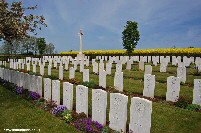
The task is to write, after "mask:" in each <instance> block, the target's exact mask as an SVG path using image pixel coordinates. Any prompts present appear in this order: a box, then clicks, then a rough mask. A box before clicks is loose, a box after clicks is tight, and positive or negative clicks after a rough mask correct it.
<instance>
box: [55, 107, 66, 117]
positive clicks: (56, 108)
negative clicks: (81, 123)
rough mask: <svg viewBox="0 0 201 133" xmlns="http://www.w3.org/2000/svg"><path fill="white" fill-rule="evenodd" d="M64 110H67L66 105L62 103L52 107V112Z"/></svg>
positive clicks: (56, 112)
mask: <svg viewBox="0 0 201 133" xmlns="http://www.w3.org/2000/svg"><path fill="white" fill-rule="evenodd" d="M65 110H67V107H66V106H64V105H58V106H56V107H54V108H53V109H52V114H54V115H58V114H60V113H62V112H64V111H65Z"/></svg>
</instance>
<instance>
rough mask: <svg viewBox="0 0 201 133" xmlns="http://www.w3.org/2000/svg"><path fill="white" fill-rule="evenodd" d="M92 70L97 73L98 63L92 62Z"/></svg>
mask: <svg viewBox="0 0 201 133" xmlns="http://www.w3.org/2000/svg"><path fill="white" fill-rule="evenodd" d="M92 65H93V72H95V73H98V63H96V62H93V64H92Z"/></svg>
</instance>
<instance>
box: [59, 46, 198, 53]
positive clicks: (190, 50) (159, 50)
mask: <svg viewBox="0 0 201 133" xmlns="http://www.w3.org/2000/svg"><path fill="white" fill-rule="evenodd" d="M78 53H79V51H72V52H61V53H60V54H78ZM83 53H84V54H86V55H125V54H126V50H85V51H83ZM133 54H135V55H149V54H150V55H153V54H154V55H157V54H158V55H161V54H163V55H164V54H167V55H170V54H172V55H180V54H181V55H184V54H185V55H201V48H157V49H136V50H134V51H133Z"/></svg>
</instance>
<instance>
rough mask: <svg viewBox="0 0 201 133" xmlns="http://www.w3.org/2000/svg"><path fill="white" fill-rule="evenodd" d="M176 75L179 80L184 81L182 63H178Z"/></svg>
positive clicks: (184, 72) (184, 75)
mask: <svg viewBox="0 0 201 133" xmlns="http://www.w3.org/2000/svg"><path fill="white" fill-rule="evenodd" d="M182 64H183V63H182ZM177 77H179V78H180V82H183V83H185V82H186V67H185V66H184V65H178V67H177Z"/></svg>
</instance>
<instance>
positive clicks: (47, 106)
mask: <svg viewBox="0 0 201 133" xmlns="http://www.w3.org/2000/svg"><path fill="white" fill-rule="evenodd" d="M56 106H57V105H56V102H55V101H52V100H48V101H46V102H45V103H44V104H43V105H42V106H41V107H40V108H42V109H44V110H45V111H51V110H52V109H53V108H54V107H56Z"/></svg>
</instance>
